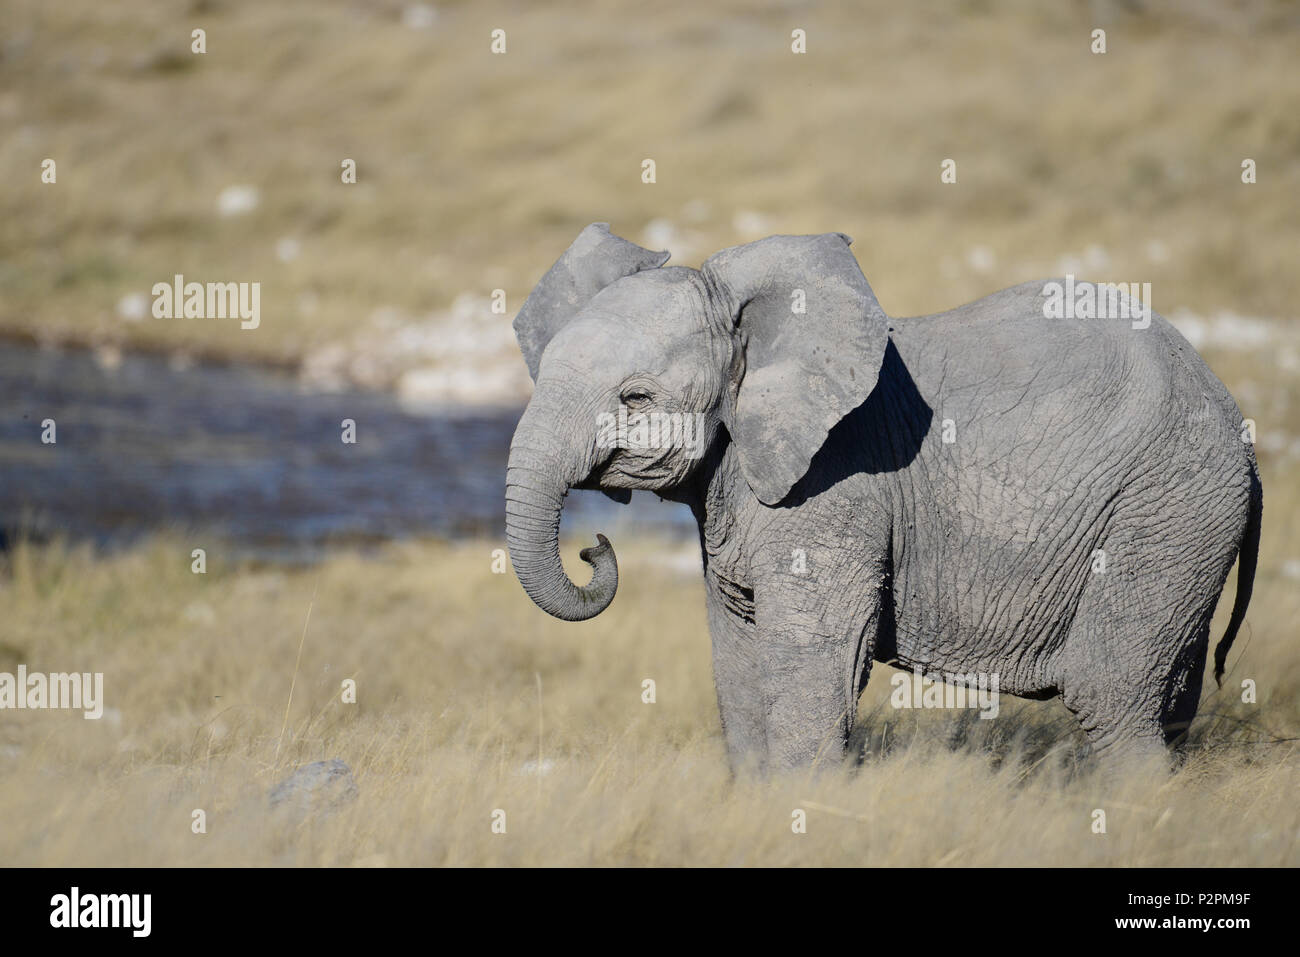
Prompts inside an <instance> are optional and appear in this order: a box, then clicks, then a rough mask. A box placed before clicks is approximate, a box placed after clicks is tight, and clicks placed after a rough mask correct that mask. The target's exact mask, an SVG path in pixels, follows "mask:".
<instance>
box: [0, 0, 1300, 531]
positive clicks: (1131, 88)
mask: <svg viewBox="0 0 1300 957" xmlns="http://www.w3.org/2000/svg"><path fill="white" fill-rule="evenodd" d="M3 17H4V22H3V32H2V33H0V125H2V128H3V130H4V136H3V138H0V177H3V183H4V186H3V189H2V190H0V335H3V337H4V348H5V351H6V353H7V357H6V358H5V360H4V361H3V363H0V386H3V398H0V401H3V402H5V403H6V408H5V412H6V415H5V416H4V417H3V424H2V425H0V428H2V429H3V432H0V439H2V440H3V447H2V450H0V462H4V463H6V464H12V465H14V466H19V465H21V466H23V468H24V469H25V470H26V478H24V477H22V476H21V475H14V474H12V472H11V470H9V469H6V470H5V472H6V474H5V476H4V478H3V479H0V482H2V483H3V484H0V508H2V509H3V511H4V513H5V516H6V519H5V521H6V523H7V524H8V525H10V526H11V527H12V525H13V524H14V521H15V516H16V515H18V514H20V512H21V514H22V515H24V516H25V517H24V518H23V521H24V522H25V523H26V527H27V528H28V529H29V530H32V531H34V532H36V533H41V534H43V533H44V532H45V531H46V530H49V529H56V528H58V527H59V526H60V525H67V526H68V527H75V528H76V529H77V530H79V531H84V532H88V533H91V534H95V535H98V536H100V537H103V536H104V535H106V534H112V533H113V532H115V531H120V530H122V529H124V528H125V527H127V526H129V525H131V524H132V523H133V522H136V521H147V520H149V519H147V518H146V516H138V515H133V514H131V513H133V512H138V511H142V510H143V509H142V506H143V505H144V504H147V505H148V511H149V512H150V514H151V515H152V516H153V518H152V519H151V521H154V522H163V523H186V522H189V523H199V524H204V523H209V522H218V523H227V522H228V523H230V525H231V528H230V531H231V532H232V533H233V534H234V535H235V537H237V538H247V537H248V536H249V535H252V534H254V533H255V532H256V531H257V529H255V528H254V527H252V526H254V525H256V526H258V527H260V530H261V534H262V535H263V536H264V537H266V538H267V539H271V538H278V539H296V540H318V539H320V538H321V537H322V536H335V537H336V538H337V537H343V538H362V539H365V538H371V537H379V538H383V537H386V536H388V535H391V534H394V533H396V532H398V531H401V530H404V529H405V530H413V529H427V530H432V531H438V532H453V533H456V532H463V531H466V530H478V531H488V530H493V531H495V523H496V520H497V518H498V516H499V513H500V497H499V495H498V494H497V492H498V491H499V490H500V476H499V474H497V473H498V472H499V466H500V465H501V464H502V463H503V462H504V458H503V456H504V450H505V446H506V443H507V441H508V437H509V434H510V431H511V428H512V426H513V416H514V415H515V414H517V410H518V408H520V407H521V405H522V403H523V402H524V401H526V399H527V396H528V392H529V380H528V377H527V374H526V371H525V369H524V366H523V363H522V361H521V360H520V357H519V354H518V350H517V348H516V346H515V343H514V338H513V334H512V332H511V329H510V321H511V319H512V318H513V316H514V313H515V312H516V311H517V309H518V307H519V305H520V304H521V303H522V302H523V300H524V298H525V297H526V296H527V294H528V292H529V290H530V288H531V286H532V284H533V283H534V282H536V280H537V279H538V278H539V277H540V276H541V274H542V273H543V272H544V271H545V270H546V268H548V267H549V265H550V264H551V262H553V261H554V260H555V258H557V257H558V255H559V254H560V253H561V252H562V251H563V250H564V249H565V247H566V246H567V245H568V244H569V243H570V242H571V241H572V240H573V238H574V237H575V236H576V235H577V233H578V231H579V230H580V229H581V228H582V227H583V226H585V225H586V224H587V223H589V222H592V221H595V220H606V221H609V222H610V223H612V224H613V228H614V230H615V231H616V232H618V233H620V234H622V235H625V236H627V237H629V238H631V239H633V240H635V241H637V242H640V243H641V244H643V245H646V246H649V247H651V248H655V249H661V248H666V249H668V250H670V251H671V252H672V254H673V262H676V263H679V264H686V265H698V263H699V262H700V261H701V260H703V259H704V258H706V257H707V256H708V255H710V254H711V253H713V252H714V251H716V250H718V249H720V248H723V247H725V246H728V245H733V244H736V243H740V242H745V241H749V240H752V239H756V238H760V237H762V236H765V235H769V234H772V233H777V232H789V233H804V232H810V233H815V232H826V231H842V232H846V233H848V234H849V235H851V236H853V237H854V238H855V240H856V242H855V244H854V252H855V253H856V255H857V257H858V259H859V261H860V263H861V265H862V268H863V271H864V272H865V274H866V275H867V277H868V279H869V281H870V282H871V283H872V285H873V287H874V289H875V291H876V293H877V295H878V297H879V298H880V301H881V303H882V304H883V305H884V307H885V309H886V310H887V311H889V312H891V313H893V314H897V315H910V314H919V313H926V312H936V311H941V310H944V309H948V308H951V307H953V306H956V305H959V304H961V303H963V302H967V301H969V300H971V299H974V298H977V297H979V296H982V295H985V294H987V293H989V292H992V291H994V290H997V289H1000V288H1003V287H1006V286H1009V285H1013V284H1015V283H1018V282H1021V281H1023V280H1027V279H1034V278H1045V277H1049V276H1056V275H1060V274H1064V273H1067V272H1068V273H1074V274H1075V275H1078V276H1081V277H1087V278H1092V279H1094V280H1102V281H1140V282H1150V283H1151V284H1152V290H1153V300H1154V307H1155V309H1156V310H1157V311H1158V312H1161V313H1162V314H1164V315H1166V316H1169V317H1172V318H1173V319H1174V320H1175V321H1176V322H1177V323H1178V324H1179V326H1180V328H1181V329H1183V331H1184V332H1185V333H1186V334H1187V335H1188V337H1189V338H1190V339H1191V341H1192V343H1193V345H1195V346H1196V347H1197V348H1198V349H1201V350H1202V352H1203V353H1204V354H1206V355H1207V356H1208V357H1209V358H1210V360H1211V365H1212V366H1213V367H1214V368H1215V369H1216V371H1218V372H1219V374H1220V376H1221V377H1223V378H1224V379H1225V381H1226V382H1227V384H1228V386H1229V387H1230V389H1231V390H1232V392H1233V394H1234V395H1236V396H1237V397H1238V399H1239V400H1240V401H1241V402H1242V404H1243V406H1244V407H1245V409H1246V413H1247V414H1248V415H1250V416H1252V417H1254V418H1255V419H1256V420H1257V422H1258V423H1259V430H1260V436H1261V438H1260V443H1261V459H1262V460H1263V461H1264V463H1265V468H1266V472H1267V469H1268V468H1270V467H1276V466H1280V465H1281V464H1282V463H1284V462H1286V463H1293V462H1294V461H1295V459H1296V458H1297V456H1300V444H1298V443H1297V434H1296V433H1297V430H1296V429H1294V428H1292V427H1291V426H1290V425H1289V424H1288V415H1289V414H1290V406H1289V400H1290V398H1292V397H1293V394H1292V384H1293V383H1294V382H1295V380H1296V374H1297V371H1300V349H1298V345H1300V336H1297V332H1296V328H1295V326H1294V325H1293V324H1292V322H1291V320H1292V319H1293V318H1294V316H1295V306H1294V304H1295V303H1296V302H1297V295H1298V294H1300V271H1298V270H1296V269H1295V268H1294V264H1295V262H1296V255H1297V251H1298V250H1300V216H1297V215H1296V212H1297V209H1296V202H1295V199H1294V197H1295V196H1296V195H1297V192H1298V191H1300V71H1298V70H1297V68H1296V56H1297V53H1298V52H1300V12H1298V11H1297V8H1296V7H1295V5H1294V4H1291V3H1272V2H1265V0H1260V2H1253V3H1220V2H1208V0H1207V2H1190V3H1188V2H1181V3H1173V2H1168V3H1157V2H1146V0H1129V2H1107V0H1096V2H1073V3H1059V4H1050V5H1044V4H1039V3H1033V2H1015V0H1008V2H992V0H970V2H963V3H955V4H954V3H948V2H935V3H924V2H923V3H915V4H908V5H907V7H906V10H905V11H899V10H897V9H896V8H895V7H893V6H891V5H883V4H876V5H839V4H828V5H818V4H813V3H769V4H739V3H721V4H710V5H708V6H707V7H702V6H700V5H698V4H690V3H675V2H666V3H661V4H656V5H655V6H654V8H653V10H650V9H648V8H645V7H644V6H638V5H634V4H619V3H587V4H578V5H565V6H563V7H562V8H553V7H549V6H547V7H543V6H541V5H535V4H525V3H515V4H509V3H506V4H491V3H477V4H469V3H455V2H451V3H440V4H428V3H403V2H384V0H374V2H360V0H357V2H326V3H322V2H311V3H295V2H286V3H275V4H263V3H255V2H248V3H240V2H233V0H232V2H227V0H195V2H191V3H175V2H158V3H150V2H145V0H131V2H125V3H114V4H102V3H97V2H85V3H80V2H65V3H59V4H53V5H52V4H48V3H44V2H27V0H8V2H7V3H6V4H5V9H4V13H3ZM196 29H201V30H203V31H204V32H205V37H204V41H205V46H206V50H207V52H206V53H203V54H197V53H193V52H192V49H191V48H192V43H193V40H192V37H191V35H192V31H194V30H196ZM498 29H499V30H503V31H504V40H503V41H502V42H503V43H504V45H505V52H504V53H496V54H494V53H493V52H492V49H491V47H492V31H493V30H498ZM795 29H799V30H803V31H804V33H805V35H806V49H807V52H806V53H804V54H794V53H793V52H792V42H793V41H792V31H793V30H795ZM1094 29H1103V30H1105V31H1106V32H1107V37H1106V51H1107V52H1106V53H1104V54H1097V53H1094V52H1092V49H1093V47H1094V45H1095V42H1094V39H1093V37H1092V31H1093V30H1094ZM47 158H49V159H53V160H55V162H56V164H57V182H56V183H54V184H48V183H43V182H42V180H41V175H40V174H41V164H42V162H43V161H44V160H45V159H47ZM349 159H350V160H353V161H354V162H355V164H356V182H355V184H345V183H344V182H343V181H342V180H343V178H342V175H341V168H342V164H343V161H344V160H349ZM645 159H653V160H654V162H655V165H656V177H655V178H656V181H655V182H654V183H653V184H646V183H643V182H642V175H641V174H642V163H643V161H644V160H645ZM945 159H952V160H954V161H955V163H956V171H957V182H956V183H955V184H943V183H941V182H940V164H941V163H942V162H943V161H944V160H945ZM1244 159H1253V160H1254V161H1255V164H1256V167H1257V182H1256V183H1255V184H1254V185H1246V184H1243V182H1242V170H1241V164H1242V161H1243V160H1244ZM177 273H180V274H183V275H184V276H185V277H186V279H187V280H191V281H199V282H206V281H222V282H225V281H246V282H253V281H256V282H260V283H261V323H260V326H259V327H258V328H257V329H250V330H244V329H241V328H239V324H238V323H237V322H233V321H220V320H208V319H174V320H173V319H156V318H154V317H153V315H152V312H151V309H152V305H153V298H152V296H151V293H150V290H151V288H152V286H153V284H154V283H155V282H159V281H170V280H171V277H173V276H174V275H175V274H177ZM497 289H499V290H502V291H503V292H504V296H505V298H504V306H505V312H504V313H499V312H498V313H493V311H492V310H491V303H492V300H491V297H492V294H493V290H497ZM212 360H219V361H220V362H222V363H232V362H233V363H236V364H238V365H239V366H240V367H241V368H242V367H243V366H244V365H246V364H250V363H253V364H257V366H258V367H259V369H261V370H263V371H268V370H273V371H276V372H278V373H279V375H275V376H265V375H264V376H261V377H252V378H250V377H249V376H248V375H246V374H245V373H244V372H242V371H217V370H214V369H211V368H207V367H206V366H205V364H206V363H210V362H211V361H212ZM372 391H377V392H379V393H381V394H382V395H383V396H384V397H385V399H386V401H376V399H375V397H374V396H372V395H370V394H369V393H370V392H372ZM322 392H327V393H333V394H334V396H335V398H334V399H333V400H330V401H322V402H302V401H299V397H300V396H302V395H304V394H307V393H322ZM16 399H18V400H20V401H15V400H16ZM389 400H391V401H389ZM350 409H355V410H356V412H355V414H353V416H352V417H353V418H355V419H357V420H358V422H359V425H360V428H359V430H358V443H357V445H356V447H355V448H349V449H343V448H341V447H340V443H338V442H336V441H333V433H334V432H337V431H338V426H337V423H338V421H339V419H340V418H341V417H342V416H344V415H346V414H348V412H349V410H350ZM362 410H364V415H362ZM467 410H472V413H467ZM29 414H30V415H34V416H36V417H37V421H39V420H40V419H43V418H45V417H46V416H47V415H48V416H51V417H53V418H55V420H56V421H57V422H58V423H59V425H60V428H61V429H62V430H63V432H62V436H63V443H64V444H63V445H62V447H61V448H59V450H58V452H57V458H56V457H55V455H56V453H54V452H53V450H50V449H42V448H33V447H32V445H31V441H30V440H31V437H32V435H33V434H34V433H33V428H34V423H33V422H32V421H31V420H28V419H25V418H22V416H26V415H29ZM411 414H416V415H420V416H422V417H423V418H424V419H426V420H427V418H428V416H429V415H430V414H432V415H433V416H435V417H436V418H437V419H438V420H439V424H438V425H436V426H430V425H429V424H428V423H427V421H425V422H421V421H418V420H416V421H412V420H411V419H410V418H409V416H410V415H411ZM467 414H470V415H471V417H472V420H473V421H471V422H469V423H468V424H465V423H464V419H465V417H466V415H467ZM489 420H491V421H489ZM444 429H445V430H448V431H446V433H445V434H444V433H443V432H440V430H444ZM326 437H328V438H329V439H330V441H329V442H328V443H325V442H323V441H322V439H323V438H326ZM349 463H351V465H350V464H349ZM352 466H359V467H352ZM1288 467H1289V466H1288ZM164 475H166V476H168V477H169V480H168V481H164ZM476 490H477V491H478V492H480V493H481V497H479V496H476V494H475V493H476ZM142 496H143V497H144V498H145V499H147V502H141V501H139V500H140V499H141V497H142ZM576 498H577V499H578V500H579V505H580V508H579V514H580V513H581V505H583V504H586V503H587V502H588V501H589V500H590V498H591V496H576ZM597 498H599V496H597ZM645 498H647V497H646V496H640V497H639V499H645ZM239 502H243V503H245V507H246V508H248V509H253V510H257V511H258V512H259V514H258V515H257V516H256V520H255V521H253V520H251V518H252V517H251V516H250V517H249V518H250V520H249V521H246V522H244V525H245V526H247V527H241V525H240V523H241V518H240V516H239V515H238V514H235V511H236V509H235V506H236V505H237V503H239ZM593 507H594V508H596V509H600V508H602V507H603V506H602V505H601V504H600V503H599V502H597V503H595V504H594V506H593ZM632 514H634V515H636V516H638V517H642V518H645V519H647V520H650V521H655V520H656V519H658V518H659V517H660V513H659V512H657V511H655V509H654V507H653V503H647V502H643V501H640V500H638V504H637V507H636V508H635V509H633V510H632ZM602 517H604V518H605V520H606V521H612V520H614V517H613V516H602ZM674 520H675V519H673V518H671V517H669V518H668V521H669V522H670V523H671V522H672V521H674Z"/></svg>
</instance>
